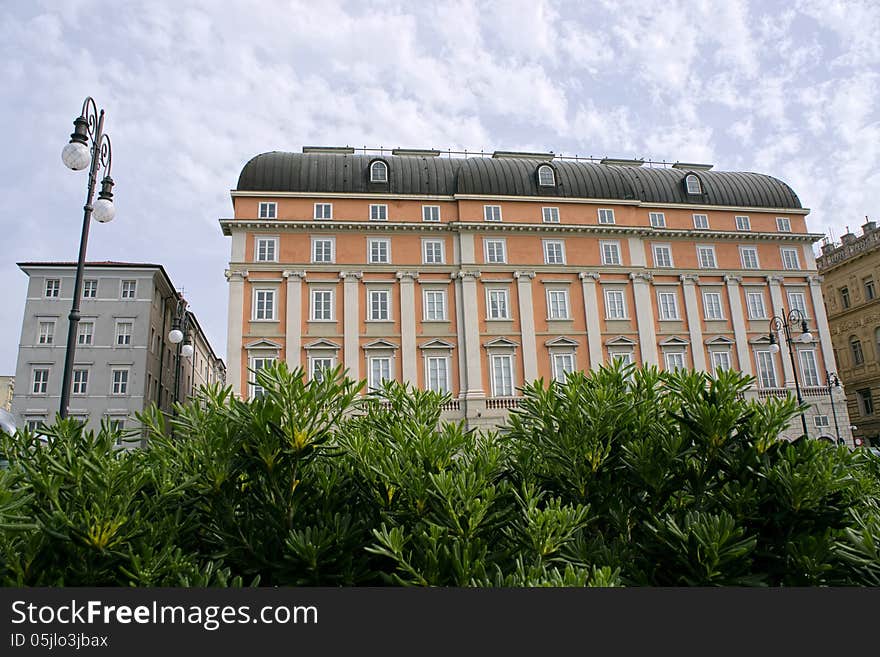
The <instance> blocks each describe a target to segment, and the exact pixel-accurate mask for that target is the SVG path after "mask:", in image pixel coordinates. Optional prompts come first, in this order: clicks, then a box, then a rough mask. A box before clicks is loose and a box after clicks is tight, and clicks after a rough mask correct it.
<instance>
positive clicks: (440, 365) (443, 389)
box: [425, 356, 449, 394]
mask: <svg viewBox="0 0 880 657" xmlns="http://www.w3.org/2000/svg"><path fill="white" fill-rule="evenodd" d="M425 379H426V381H425V384H426V387H427V388H428V390H431V391H433V392H439V393H443V394H445V393H447V392H449V358H448V357H447V356H429V357H427V358H426V359H425Z"/></svg>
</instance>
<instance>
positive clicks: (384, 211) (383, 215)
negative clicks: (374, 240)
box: [370, 204, 388, 221]
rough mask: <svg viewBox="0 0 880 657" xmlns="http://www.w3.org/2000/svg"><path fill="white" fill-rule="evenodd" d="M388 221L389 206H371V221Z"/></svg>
mask: <svg viewBox="0 0 880 657" xmlns="http://www.w3.org/2000/svg"><path fill="white" fill-rule="evenodd" d="M387 220H388V206H387V205H384V204H381V205H371V206H370V221H387Z"/></svg>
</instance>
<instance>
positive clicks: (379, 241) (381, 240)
mask: <svg viewBox="0 0 880 657" xmlns="http://www.w3.org/2000/svg"><path fill="white" fill-rule="evenodd" d="M383 244H384V245H385V254H384V255H385V259H384V260H381V259H379V260H377V259H375V258H374V255H375V256H381V255H382V253H381V249H380V250H379V251H378V252H377V253H376V254H374V253H373V246H374V245H375V246H381V245H383ZM367 262H368V263H369V264H371V265H390V264H391V239H390V238H388V237H371V238H368V239H367Z"/></svg>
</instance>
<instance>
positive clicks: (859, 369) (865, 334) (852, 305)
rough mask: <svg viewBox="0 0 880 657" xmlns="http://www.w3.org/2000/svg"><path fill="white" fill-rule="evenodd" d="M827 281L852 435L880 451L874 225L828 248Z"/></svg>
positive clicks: (879, 315) (879, 244) (878, 239)
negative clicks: (876, 446) (878, 446)
mask: <svg viewBox="0 0 880 657" xmlns="http://www.w3.org/2000/svg"><path fill="white" fill-rule="evenodd" d="M817 264H818V267H819V271H820V272H821V274H822V276H823V277H824V280H823V281H822V292H823V294H824V296H825V306H826V307H827V310H828V323H829V325H830V328H831V340H832V343H833V344H834V352H835V356H836V359H837V366H838V372H837V374H838V376H839V377H840V380H841V381H842V382H843V384H844V386H845V388H846V402H847V407H848V410H849V416H850V418H851V420H852V423H853V424H854V425H855V426H856V429H855V431H854V432H853V434H854V435H855V436H856V437H858V438H861V439H862V440H864V441H865V443H866V444H874V445H880V229H878V228H877V224H876V223H875V222H873V221H868V222H866V223H865V224H864V225H863V226H862V234H861V235H858V236H857V235H855V234H853V233H846V234H845V235H843V237H842V238H841V241H840V243H839V244H831V243H828V244H825V245H823V246H822V255H821V256H820V257H819V258H818V259H817Z"/></svg>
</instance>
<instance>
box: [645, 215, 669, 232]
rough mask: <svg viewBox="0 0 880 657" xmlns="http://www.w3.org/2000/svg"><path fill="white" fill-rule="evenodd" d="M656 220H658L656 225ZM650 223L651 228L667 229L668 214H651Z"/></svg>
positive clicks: (649, 216)
mask: <svg viewBox="0 0 880 657" xmlns="http://www.w3.org/2000/svg"><path fill="white" fill-rule="evenodd" d="M655 219H657V220H658V221H657V222H656V223H654V220H655ZM648 222H649V223H650V224H651V228H666V214H665V213H663V212H649V213H648Z"/></svg>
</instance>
